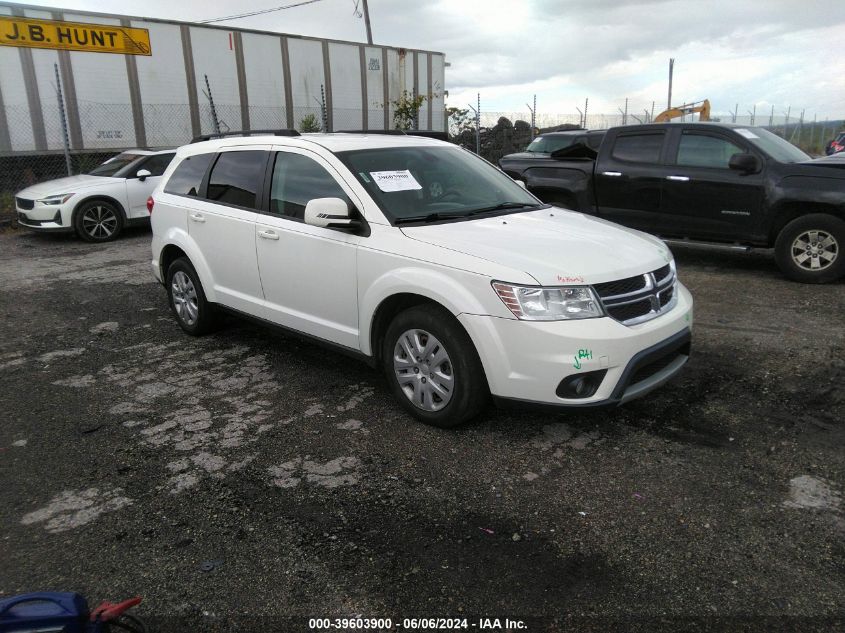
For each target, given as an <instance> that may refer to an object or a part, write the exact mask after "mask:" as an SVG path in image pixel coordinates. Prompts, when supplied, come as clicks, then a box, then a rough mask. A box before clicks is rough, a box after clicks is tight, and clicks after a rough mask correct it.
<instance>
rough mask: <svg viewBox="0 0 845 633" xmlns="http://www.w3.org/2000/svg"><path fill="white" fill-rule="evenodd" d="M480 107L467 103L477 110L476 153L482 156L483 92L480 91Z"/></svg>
mask: <svg viewBox="0 0 845 633" xmlns="http://www.w3.org/2000/svg"><path fill="white" fill-rule="evenodd" d="M477 104H478V107H477V108H475V107H473V105H472V104H471V103H468V104H467V105H468V106H469V107H470V108H471V109H472V110H473V111H474V112H475V153H476V155H477V156H481V93H480V92H479V93H478V102H477Z"/></svg>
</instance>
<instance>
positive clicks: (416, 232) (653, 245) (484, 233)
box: [402, 207, 672, 286]
mask: <svg viewBox="0 0 845 633" xmlns="http://www.w3.org/2000/svg"><path fill="white" fill-rule="evenodd" d="M402 232H403V233H404V234H405V235H406V236H407V237H410V238H411V239H414V240H419V241H421V242H426V243H428V244H433V245H435V246H440V247H443V248H448V249H450V250H454V251H458V252H461V253H466V254H467V255H472V256H474V257H478V258H481V259H484V260H488V261H491V262H495V263H496V264H499V265H501V266H506V267H509V268H512V269H515V270H518V271H521V272H524V273H527V274H528V275H531V276H532V277H534V279H536V280H537V282H538V283H539V284H542V285H548V286H560V285H578V284H595V283H601V282H604V281H613V280H615V279H623V278H625V277H632V276H634V275H641V274H643V273H646V272H649V271H652V270H655V269H657V268H660V267H661V266H665V265H666V262H667V261H669V260H670V259H671V258H672V255H671V254H670V252H669V249H668V248H667V247H666V245H665V244H664V243H663V242H661V241H660V240H659V239H657V238H656V237H653V236H651V235H647V234H645V233H641V232H640V231H635V230H633V229H627V228H624V227H622V226H619V225H618V224H613V223H612V222H607V221H605V220H600V219H598V218H592V217H589V216H586V215H584V214H582V213H576V212H574V211H567V210H565V209H559V208H557V207H552V208H549V209H541V210H538V211H531V212H527V213H512V214H510V215H502V216H497V217H492V218H482V219H478V220H465V221H459V222H447V223H443V224H435V225H429V226H414V227H403V228H402ZM501 281H508V280H507V279H502V280H501Z"/></svg>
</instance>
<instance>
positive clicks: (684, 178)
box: [666, 176, 689, 182]
mask: <svg viewBox="0 0 845 633" xmlns="http://www.w3.org/2000/svg"><path fill="white" fill-rule="evenodd" d="M666 180H672V181H674V182H689V176H666Z"/></svg>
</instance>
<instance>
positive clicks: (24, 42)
mask: <svg viewBox="0 0 845 633" xmlns="http://www.w3.org/2000/svg"><path fill="white" fill-rule="evenodd" d="M0 46H23V47H26V48H56V49H61V50H66V51H89V52H94V53H119V54H121V55H151V54H152V52H151V50H150V32H149V31H148V30H147V29H133V28H129V27H127V26H111V25H107V24H86V23H83V22H58V21H56V20H33V19H30V18H19V17H16V16H6V15H3V16H0Z"/></svg>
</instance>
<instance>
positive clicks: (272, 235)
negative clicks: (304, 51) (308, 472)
mask: <svg viewBox="0 0 845 633" xmlns="http://www.w3.org/2000/svg"><path fill="white" fill-rule="evenodd" d="M258 237H263V238H264V239H265V240H277V239H279V234H278V233H276V232H275V231H259V232H258Z"/></svg>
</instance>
